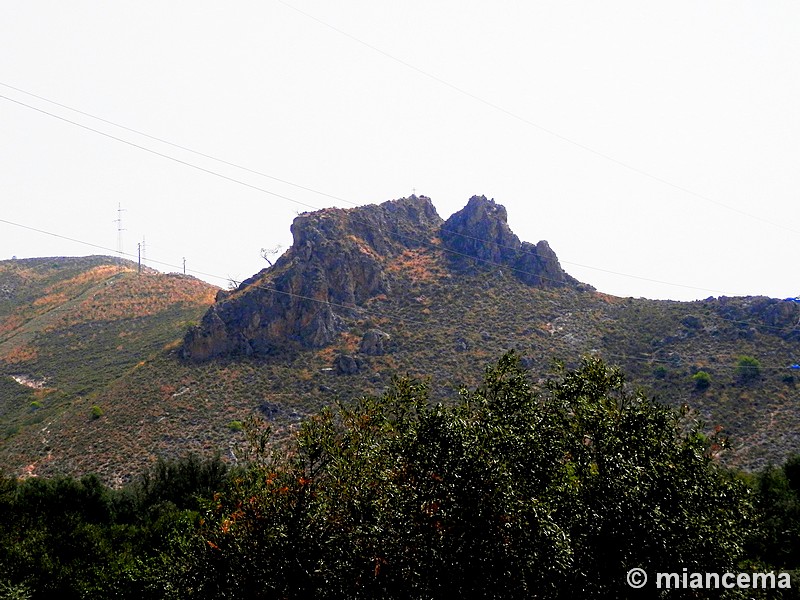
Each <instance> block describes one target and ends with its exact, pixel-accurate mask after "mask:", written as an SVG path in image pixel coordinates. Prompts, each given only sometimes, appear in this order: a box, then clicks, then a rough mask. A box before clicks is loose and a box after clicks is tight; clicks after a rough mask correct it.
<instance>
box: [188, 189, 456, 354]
mask: <svg viewBox="0 0 800 600" xmlns="http://www.w3.org/2000/svg"><path fill="white" fill-rule="evenodd" d="M441 223H442V219H441V218H440V217H439V215H438V214H437V213H436V209H434V207H433V204H431V201H430V199H429V198H425V197H419V198H418V197H416V196H412V197H411V198H403V199H400V200H394V201H390V202H385V203H384V204H381V205H380V206H374V205H373V206H365V207H359V208H355V209H348V210H342V209H325V210H322V211H318V212H314V213H305V214H303V215H300V216H299V217H297V218H296V219H295V221H294V223H293V224H292V236H293V239H294V242H293V244H292V247H291V248H290V249H289V250H288V251H287V252H286V253H285V254H284V255H283V256H282V257H281V258H280V259H279V260H278V261H277V262H276V263H275V265H274V266H273V267H272V268H270V269H265V270H264V271H262V272H261V273H259V274H258V275H256V276H254V277H252V278H251V279H249V280H247V281H245V282H243V283H242V285H241V286H239V289H238V290H236V291H235V292H233V293H229V294H221V295H220V298H219V299H218V302H217V303H216V304H215V305H214V306H213V307H212V308H211V309H209V311H208V312H207V313H206V315H205V316H204V318H203V321H202V323H201V324H200V326H199V327H194V328H192V329H191V330H190V331H189V332H188V333H187V334H186V337H185V340H184V352H183V353H184V356H186V357H188V358H191V359H194V360H204V359H207V358H210V357H213V356H218V355H222V354H229V353H241V354H252V353H258V354H269V353H270V352H272V351H273V350H275V349H277V348H279V347H280V346H283V345H285V344H286V343H287V342H289V343H291V342H294V343H297V344H299V345H300V346H302V347H307V348H315V347H322V346H325V345H326V344H328V343H329V342H330V341H331V340H332V339H333V338H334V337H335V336H336V335H337V333H338V332H339V331H340V330H341V329H342V323H341V316H343V315H347V314H348V313H350V312H352V311H353V310H357V307H358V306H359V305H360V304H362V303H363V302H365V301H366V300H368V299H369V298H372V297H374V296H377V295H379V294H389V293H391V282H390V279H389V277H388V276H387V274H386V271H385V268H384V267H385V264H386V262H387V261H388V260H390V259H391V258H393V257H394V256H396V255H398V254H399V253H401V252H403V251H404V250H408V249H410V248H415V247H419V246H421V245H424V244H427V243H429V240H430V238H431V237H432V236H433V235H435V233H436V231H437V229H438V227H439V226H440V225H441Z"/></svg>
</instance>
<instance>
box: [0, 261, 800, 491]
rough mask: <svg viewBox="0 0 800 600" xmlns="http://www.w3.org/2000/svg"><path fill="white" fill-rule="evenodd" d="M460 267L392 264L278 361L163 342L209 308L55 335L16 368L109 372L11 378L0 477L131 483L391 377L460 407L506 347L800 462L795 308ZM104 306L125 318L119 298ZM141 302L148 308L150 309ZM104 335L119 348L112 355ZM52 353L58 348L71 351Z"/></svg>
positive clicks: (744, 456) (758, 455) (542, 365)
mask: <svg viewBox="0 0 800 600" xmlns="http://www.w3.org/2000/svg"><path fill="white" fill-rule="evenodd" d="M448 260H449V258H448V256H447V255H445V254H444V253H442V251H441V250H439V249H430V248H427V249H426V248H416V249H413V250H409V251H406V252H403V253H401V254H399V255H396V256H394V257H392V258H391V259H387V261H386V264H384V270H385V272H386V273H387V274H388V275H389V277H390V278H391V294H382V295H379V296H376V297H374V298H372V299H370V300H368V301H367V302H365V303H364V304H363V305H362V306H361V307H360V308H358V309H355V310H350V311H348V314H346V315H341V317H342V320H343V324H344V326H345V328H344V330H343V331H341V332H340V333H339V334H338V335H337V337H336V338H335V340H334V341H333V343H332V344H330V345H329V346H327V347H324V348H321V349H320V348H317V349H303V348H301V347H299V346H294V347H293V346H291V345H287V347H286V348H285V349H284V351H283V352H282V353H280V354H277V355H272V356H269V357H262V358H259V357H244V356H241V357H228V358H217V359H214V360H211V361H206V362H201V363H192V362H190V361H185V360H182V359H180V358H179V352H178V351H177V345H175V346H170V345H169V344H168V341H169V340H174V339H177V338H178V337H179V336H180V335H181V333H182V331H183V329H181V327H182V325H181V319H183V323H184V325H185V321H186V320H189V319H195V320H196V319H198V318H199V315H200V314H201V313H202V312H203V308H202V306H201V304H194V305H191V303H187V304H186V310H187V314H188V313H191V314H193V315H194V316H193V317H191V316H186V314H184V315H181V316H180V317H179V316H178V311H177V309H176V308H169V307H168V306H167V305H164V306H163V311H162V312H158V311H156V312H155V313H153V314H151V315H150V316H149V317H148V318H147V319H145V318H143V319H142V320H141V321H137V320H136V319H133V320H131V319H128V320H124V327H123V326H120V329H114V325H113V324H107V325H104V326H103V328H98V327H99V326H98V325H97V322H96V321H84V322H81V323H72V322H71V321H69V319H67V321H66V323H68V324H70V323H72V324H71V325H70V326H69V327H67V329H66V330H54V331H51V332H50V333H49V334H48V336H49V338H48V339H52V340H53V342H52V343H51V344H50V346H48V345H46V344H45V345H41V344H39V345H37V344H36V342H35V341H33V342H30V344H31V347H32V348H33V349H34V350H35V351H36V352H37V353H38V356H39V358H38V359H29V360H28V361H27V362H17V363H13V364H11V365H10V364H9V363H4V364H3V365H2V368H3V369H4V371H3V372H4V373H11V370H14V371H15V372H14V373H12V374H18V373H21V372H23V370H22V367H23V366H25V367H26V369H27V371H25V372H27V373H29V374H30V375H31V376H32V378H43V377H51V378H52V377H63V376H64V375H63V371H64V369H63V368H62V367H58V368H56V367H55V366H54V365H55V364H56V363H58V364H59V365H60V364H61V363H60V361H61V360H67V362H68V363H69V365H70V366H69V367H68V369H73V368H77V364H76V363H75V361H72V362H71V363H70V362H69V360H68V359H67V358H65V354H66V355H72V354H75V355H76V356H78V357H82V358H83V363H84V364H85V365H87V366H88V365H91V366H90V367H88V368H89V370H91V371H92V372H93V373H94V372H100V373H103V372H106V371H108V372H109V373H112V374H113V376H111V377H107V378H106V380H104V381H103V382H96V381H92V380H91V377H89V378H88V380H85V381H84V383H83V384H82V385H85V386H87V387H86V388H85V389H84V390H83V391H81V392H80V393H73V394H72V395H69V396H68V395H66V394H63V393H62V394H61V396H58V394H59V391H58V390H57V391H56V392H49V391H47V390H33V389H29V388H25V387H24V386H21V385H19V384H17V383H14V382H13V381H11V380H8V379H7V378H6V379H2V378H0V394H1V395H2V396H0V397H2V398H5V397H6V388H7V387H9V386H12V385H13V386H16V389H19V390H23V394H24V398H23V399H20V398H17V400H15V402H17V403H18V405H19V406H20V407H22V408H21V409H20V410H19V411H18V413H15V414H16V415H17V416H16V417H15V418H16V419H17V420H16V421H12V424H14V425H16V426H18V427H19V428H20V430H19V432H18V433H16V434H14V435H11V436H10V437H9V438H7V439H6V441H5V442H4V444H3V446H2V448H1V449H0V464H4V465H6V467H7V468H9V469H11V470H13V471H15V472H23V471H24V470H25V468H26V467H31V466H33V467H32V468H33V470H34V471H35V472H36V473H37V474H47V473H53V472H63V471H67V472H72V473H83V472H88V471H96V472H100V473H101V474H102V475H103V476H104V477H105V478H106V479H107V480H109V481H121V480H124V479H126V478H127V477H129V476H130V475H131V474H133V473H136V472H137V471H139V470H140V469H141V468H142V467H143V466H145V465H146V464H148V463H149V462H150V461H152V460H153V459H154V457H155V456H157V455H172V456H176V455H181V454H184V453H185V452H187V451H190V450H193V451H198V452H201V453H212V452H215V451H221V452H222V453H223V454H224V455H225V456H228V457H232V456H233V451H234V449H235V448H236V447H237V446H238V445H240V444H241V443H242V441H243V434H242V433H241V432H240V431H237V427H236V425H235V423H236V422H241V421H246V420H247V419H248V418H249V417H252V416H260V417H264V418H266V419H267V420H270V421H272V422H273V424H274V425H275V427H276V430H277V431H278V432H279V433H282V434H285V433H287V432H289V431H291V429H292V427H293V426H294V425H295V424H296V423H297V422H298V421H299V420H300V419H301V418H302V416H303V415H305V414H308V413H309V412H311V411H314V410H317V409H318V408H319V407H320V406H322V405H324V404H326V403H330V402H333V401H336V400H343V401H347V400H349V399H351V398H353V397H356V396H358V395H361V394H375V393H380V392H381V391H382V390H383V389H385V388H386V387H387V386H388V385H389V383H390V380H391V377H392V376H393V375H395V374H406V373H409V374H412V375H417V376H422V377H430V378H431V389H432V396H433V398H434V399H436V400H441V401H447V400H448V399H449V398H452V397H454V396H455V395H456V394H457V393H458V390H459V388H460V387H461V386H464V385H466V386H474V385H476V384H477V383H478V382H479V380H480V378H481V376H482V369H483V367H484V366H485V365H486V364H488V363H490V362H492V361H494V360H496V359H497V357H498V356H499V355H500V354H501V353H502V352H504V351H506V350H510V349H515V350H517V351H518V352H519V353H520V354H522V355H523V356H525V357H526V358H525V364H526V366H527V367H528V368H529V369H530V371H531V373H532V376H533V378H534V379H539V378H543V377H545V376H546V375H547V373H548V371H549V368H550V366H551V365H552V361H553V360H554V359H560V360H563V361H564V362H566V363H568V364H575V363H576V362H577V361H578V360H579V358H580V357H581V356H582V355H584V354H587V353H592V354H598V355H600V356H602V357H603V358H605V359H606V360H607V361H608V362H609V363H613V364H618V365H620V366H621V367H622V368H623V370H624V371H625V372H626V374H627V375H628V379H629V381H630V382H631V385H635V386H642V387H644V388H645V389H646V390H647V391H648V392H649V393H651V394H652V395H656V396H658V397H660V398H661V400H662V401H664V402H666V403H669V404H673V405H679V404H683V403H687V404H689V405H690V406H691V407H692V408H693V409H695V414H696V415H697V416H698V418H702V419H703V420H704V421H705V422H706V423H707V425H708V427H709V428H711V427H714V426H716V425H720V426H722V427H723V428H724V429H725V430H726V431H727V432H728V433H729V434H730V435H731V437H732V441H733V443H734V448H735V451H734V452H733V453H731V454H730V455H729V456H728V460H729V461H730V462H732V463H734V464H738V465H741V466H745V467H750V468H753V467H758V466H761V465H763V464H765V462H766V461H769V460H774V461H777V460H780V459H781V458H782V457H784V456H785V455H786V454H787V453H788V452H791V451H800V436H798V432H800V406H799V405H800V402H798V400H800V394H798V391H797V389H796V388H795V382H794V377H793V374H794V371H792V370H791V369H789V368H788V366H789V365H791V364H794V363H796V362H798V361H800V341H798V340H799V339H800V332H798V330H797V329H796V327H795V324H796V321H797V319H795V312H797V311H800V308H798V307H796V306H794V305H791V303H781V302H779V301H776V300H769V299H764V298H732V299H720V300H708V301H703V302H692V303H681V302H664V301H648V300H642V299H632V298H616V297H612V296H607V295H604V294H600V293H597V292H593V291H589V290H587V289H575V288H557V289H541V288H535V287H530V286H528V285H525V284H523V283H521V282H520V281H519V280H518V279H517V278H515V277H513V276H512V275H511V274H509V273H508V271H507V270H503V269H500V268H487V269H480V270H478V271H477V272H474V273H471V274H454V273H453V271H452V270H451V269H450V267H449V264H448ZM114 277H117V278H118V279H117V281H118V282H120V283H117V284H113V285H109V286H105V287H103V289H109V288H114V286H117V287H116V288H115V289H119V290H121V289H123V288H122V287H120V284H121V283H123V282H124V285H129V286H135V285H140V284H137V283H136V282H137V278H136V277H135V275H134V274H132V273H119V274H117V275H114ZM167 279H168V278H167ZM170 284H177V281H171V282H170ZM103 285H105V284H103ZM130 289H133V288H132V287H131V288H130ZM211 291H212V290H208V293H209V294H210V293H211ZM176 293H177V292H176ZM201 295H202V294H201ZM208 297H209V296H206V298H208ZM75 298H76V299H75V300H73V302H74V303H75V305H76V306H82V307H83V308H82V309H81V311H82V310H84V309H85V308H86V307H87V306H91V305H92V302H94V303H95V304H97V303H98V302H99V300H100V297H97V296H94V295H93V294H92V293H87V291H86V290H84V291H83V292H81V294H79V295H77V296H76V297H75ZM103 302H104V303H106V304H111V305H113V301H112V300H110V299H109V300H108V301H105V300H104V301H103ZM116 302H122V300H121V299H119V298H118V299H117V300H116ZM128 302H130V303H133V302H140V303H142V304H141V306H143V307H144V306H149V304H148V303H147V302H145V301H143V300H139V299H137V300H133V299H131V298H129V300H128ZM115 310H117V312H118V313H119V314H122V313H124V312H125V311H124V310H122V309H121V308H119V309H115ZM140 310H142V311H143V312H147V311H146V310H145V309H144V308H142V309H140ZM81 311H78V312H77V313H73V314H75V315H77V314H78V313H80V314H82V312H81ZM170 311H173V312H170ZM192 311H194V312H192ZM112 312H113V311H112ZM166 315H170V317H169V319H167V317H166ZM776 315H777V316H776ZM798 315H800V313H798ZM75 318H77V316H76V317H75ZM173 318H174V319H176V320H173ZM148 319H149V320H148ZM51 322H54V321H51ZM59 322H62V321H59ZM167 323H169V325H167ZM154 324H158V327H157V329H158V330H159V331H158V336H160V337H157V339H156V337H148V336H155V333H153V332H152V331H151V329H152V326H153V325H154ZM375 328H377V329H380V330H381V331H383V332H385V333H386V334H388V335H389V336H390V337H391V339H390V341H389V342H387V344H386V348H387V353H386V354H383V355H378V356H374V355H366V354H363V353H360V352H359V348H360V343H361V340H362V337H363V335H364V334H365V333H366V332H367V331H369V330H371V329H375ZM109 335H110V339H113V341H112V342H108V341H105V342H101V340H103V339H104V336H109ZM76 337H77V338H80V339H79V340H77V339H75V338H76ZM0 339H1V338H0ZM132 339H136V340H138V341H137V344H138V343H140V342H143V341H144V340H148V339H149V340H150V342H149V343H148V344H145V346H146V348H147V352H148V353H147V355H146V356H143V355H140V356H139V357H138V358H136V359H135V360H134V359H133V358H132V356H128V355H127V354H125V344H129V343H131V341H130V340H132ZM72 340H74V341H72ZM69 344H73V345H74V346H75V348H74V350H71V348H70V346H69ZM95 344H97V346H96V347H95V346H94V345H95ZM48 347H49V348H50V350H47V348H48ZM53 349H60V350H59V351H60V353H61V356H60V357H59V356H57V355H55V354H54V353H53ZM65 349H66V352H65V351H64V350H65ZM120 354H121V355H123V356H126V359H125V361H123V362H124V364H120V365H116V364H114V360H113V359H112V358H109V356H115V355H120ZM343 354H344V355H349V356H352V357H354V358H356V359H358V363H359V365H360V367H359V368H360V370H359V372H357V373H355V374H349V375H345V374H339V373H337V371H336V369H335V365H336V364H337V360H336V359H337V357H338V356H340V355H343ZM44 355H47V357H48V361H52V363H53V364H52V365H50V366H51V368H52V370H51V371H47V370H46V369H45V366H46V365H48V364H49V363H48V362H47V361H45V362H42V360H41V357H42V356H44ZM742 355H749V356H753V357H755V358H757V359H758V360H759V361H760V362H761V365H762V369H761V374H760V376H759V377H758V378H757V379H756V380H754V381H750V382H742V381H741V380H740V379H739V377H738V374H737V371H736V361H737V359H738V357H739V356H742ZM98 364H102V365H103V367H102V368H101V369H98V368H97V367H96V366H95V365H98ZM9 369H11V370H9ZM59 369H60V371H59ZM699 369H702V370H705V371H707V372H708V373H709V374H710V375H711V385H710V387H709V388H708V389H707V390H705V391H699V390H697V389H696V386H695V383H694V381H693V379H692V375H693V374H694V373H695V372H696V371H697V370H699ZM59 372H62V375H58V374H57V373H59ZM53 373H55V375H53ZM51 381H54V380H53V379H51ZM50 385H52V384H50ZM61 385H62V386H63V385H65V384H64V383H63V382H62V384H61ZM70 385H73V384H70ZM54 387H56V388H58V389H61V388H59V386H58V385H56V386H54ZM74 387H80V384H77V383H76V384H74ZM15 397H16V396H15ZM37 397H41V400H40V401H41V402H42V404H43V405H45V406H46V405H47V403H48V402H50V401H51V399H54V398H60V400H59V402H60V403H61V404H58V405H57V406H55V407H54V408H55V409H54V410H52V411H50V412H47V411H46V410H43V409H36V410H33V409H31V408H30V403H31V402H33V401H34V400H35V399H36V398H37ZM54 404H56V403H55V402H54ZM93 406H98V407H100V408H101V409H102V411H103V415H102V416H101V417H99V418H92V414H91V411H92V407H93ZM0 416H1V415H0ZM6 421H8V419H6Z"/></svg>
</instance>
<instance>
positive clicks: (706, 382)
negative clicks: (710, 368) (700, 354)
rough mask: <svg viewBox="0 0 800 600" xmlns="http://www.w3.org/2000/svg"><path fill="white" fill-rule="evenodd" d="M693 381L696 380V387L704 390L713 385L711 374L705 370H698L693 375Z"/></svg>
mask: <svg viewBox="0 0 800 600" xmlns="http://www.w3.org/2000/svg"><path fill="white" fill-rule="evenodd" d="M692 381H694V387H695V389H696V390H698V391H700V392H703V391H705V390H707V389H708V388H709V387H710V386H711V375H709V374H708V373H706V372H705V371H698V372H697V373H695V374H694V375H692Z"/></svg>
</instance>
